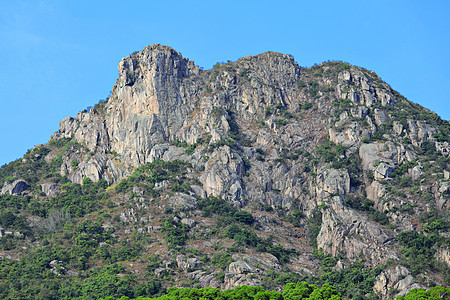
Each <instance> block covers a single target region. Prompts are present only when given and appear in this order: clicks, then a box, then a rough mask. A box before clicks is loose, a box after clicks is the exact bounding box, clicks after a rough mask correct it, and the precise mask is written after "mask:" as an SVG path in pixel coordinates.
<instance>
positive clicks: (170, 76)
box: [4, 45, 450, 297]
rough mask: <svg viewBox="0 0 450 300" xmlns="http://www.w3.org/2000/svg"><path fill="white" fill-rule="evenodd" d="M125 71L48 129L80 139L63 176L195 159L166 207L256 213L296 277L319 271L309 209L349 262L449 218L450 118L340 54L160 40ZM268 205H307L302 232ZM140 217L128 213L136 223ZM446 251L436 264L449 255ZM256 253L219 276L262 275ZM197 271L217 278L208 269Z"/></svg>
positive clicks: (394, 284)
mask: <svg viewBox="0 0 450 300" xmlns="http://www.w3.org/2000/svg"><path fill="white" fill-rule="evenodd" d="M118 70H119V78H118V80H117V83H116V84H115V85H114V87H113V89H112V93H111V95H110V97H109V98H108V99H107V101H105V102H102V103H99V104H97V105H96V106H95V107H94V108H92V109H89V110H85V111H83V112H80V113H79V114H78V115H77V116H75V117H73V118H72V117H69V118H66V119H64V120H62V121H61V122H60V124H59V127H60V129H59V131H58V132H56V133H55V134H54V136H53V137H52V138H51V140H52V141H58V140H61V139H63V138H66V139H71V140H72V141H77V142H78V143H79V144H81V145H82V146H83V148H81V149H80V150H78V151H71V152H68V153H66V154H64V155H63V157H62V164H61V168H60V174H61V175H62V176H67V177H68V178H69V179H70V180H71V181H72V182H74V183H80V184H81V183H82V182H83V179H84V178H90V179H91V180H92V181H94V182H97V181H99V180H101V179H105V180H106V181H107V182H108V183H109V184H117V183H118V182H119V181H120V180H122V179H123V178H126V177H127V176H129V175H130V174H132V173H133V170H134V169H135V168H136V167H139V166H142V165H144V164H146V163H149V162H155V161H157V160H163V161H175V160H181V161H185V162H188V163H189V164H190V165H191V166H192V169H190V171H191V175H190V176H191V177H192V178H191V179H192V180H195V184H191V190H190V191H189V193H186V192H184V193H182V194H181V196H180V195H178V196H177V195H169V196H167V197H166V200H167V199H169V200H167V201H166V205H167V206H172V207H173V208H174V209H179V208H180V207H183V206H184V208H185V209H187V210H193V211H195V208H196V205H197V204H196V202H197V201H198V199H202V198H206V197H212V196H218V197H221V198H223V199H226V201H227V202H228V203H231V204H232V205H233V206H234V207H237V208H244V207H245V208H246V209H250V210H251V212H252V215H253V217H254V218H255V220H257V222H258V224H259V226H260V228H261V230H262V231H261V232H260V233H259V234H260V235H263V236H264V235H266V234H274V236H275V237H277V238H279V241H278V243H279V244H285V246H286V245H288V244H289V243H290V244H291V246H290V247H293V248H294V249H296V250H297V251H299V253H300V256H298V257H297V258H295V259H294V260H292V261H291V263H292V265H291V268H292V269H291V270H296V271H298V272H300V273H305V272H308V271H309V272H310V270H315V271H313V273H314V272H317V271H318V262H317V260H316V259H315V258H313V257H312V255H311V251H312V250H311V249H312V248H311V247H310V246H309V245H308V243H307V242H306V241H305V237H306V233H305V232H306V227H307V223H308V221H307V217H309V218H310V219H312V217H313V215H314V214H315V213H316V212H318V211H320V214H321V218H319V219H320V222H319V224H318V230H317V232H316V233H315V234H312V239H313V240H314V241H315V243H316V244H317V246H318V247H319V248H321V249H322V250H323V251H324V253H326V254H329V255H331V256H333V257H338V258H339V259H340V266H341V267H340V268H341V269H342V268H345V264H349V263H351V262H355V261H360V260H361V259H363V260H364V261H365V265H366V266H367V267H377V266H381V265H383V264H386V263H387V262H390V263H391V264H392V262H394V264H395V262H396V261H399V260H401V259H403V258H404V255H403V254H402V252H401V248H402V246H401V245H400V244H399V243H398V242H397V240H396V236H397V234H398V233H399V232H401V231H411V230H421V229H422V227H423V226H424V225H426V224H425V223H426V222H425V221H424V219H423V216H424V215H426V214H430V213H435V214H436V215H439V216H444V217H443V218H444V219H445V218H447V217H448V209H449V205H450V202H449V201H448V199H449V193H450V185H449V182H448V180H449V176H448V174H449V173H448V170H450V167H449V165H448V163H449V161H448V159H447V158H448V153H449V152H448V151H449V150H450V149H449V144H448V143H449V140H448V133H449V132H450V130H449V128H450V126H449V124H448V122H446V121H442V120H440V119H439V118H438V117H437V116H436V115H435V114H434V113H432V112H429V111H427V110H425V109H423V108H421V107H419V106H418V105H415V104H413V103H411V102H409V101H408V100H406V99H404V98H403V97H402V96H401V95H399V94H398V93H397V92H395V91H394V90H392V89H391V87H390V86H389V85H387V84H386V83H385V82H383V81H382V80H381V79H380V78H379V77H378V76H377V75H376V74H375V73H374V72H371V71H367V70H365V69H362V68H359V67H355V66H351V65H348V64H345V63H340V62H328V63H323V64H320V65H316V66H314V67H312V68H302V67H300V66H299V65H298V64H297V63H296V62H295V61H294V58H293V57H292V56H290V55H284V54H280V53H274V52H266V53H263V54H260V55H257V56H249V57H244V58H241V59H240V60H238V61H236V62H229V63H226V64H218V65H216V66H215V67H214V68H213V69H212V70H207V71H204V70H201V69H200V68H199V67H198V66H196V65H195V64H194V63H193V62H192V61H190V60H188V59H186V58H183V57H182V55H181V54H180V53H178V52H176V51H175V50H173V49H171V48H169V47H166V46H161V45H152V46H148V47H146V48H145V49H144V50H142V51H140V52H138V53H134V54H133V55H131V56H128V57H126V58H124V59H122V61H120V63H119V66H118ZM47 157H49V158H50V159H51V158H52V152H51V153H49V154H48V155H47ZM430 160H432V161H430ZM445 172H446V173H445ZM158 184H160V185H161V187H163V186H164V183H158ZM48 186H51V187H52V190H54V191H58V193H59V187H58V186H57V185H48ZM4 189H5V190H6V188H4ZM47 189H48V188H47V186H46V190H47ZM8 191H9V189H8ZM44 192H45V191H44ZM133 192H134V191H133ZM45 193H46V194H47V192H45ZM134 194H136V193H134ZM134 194H133V195H134ZM52 195H53V194H52ZM56 195H57V193H56ZM183 195H184V196H183ZM189 197H190V198H189ZM141 198H142V199H143V200H142V201H144V202H148V205H150V206H151V204H150V203H153V202H154V201H155V200H154V199H153V198H152V196H148V195H147V196H146V195H145V193H144V194H143V196H142V197H141ZM152 199H153V200H152ZM424 199H426V200H424ZM142 201H141V202H142ZM171 203H172V204H171ZM173 203H176V204H173ZM139 205H141V204H139ZM140 207H141V206H138V207H137V208H136V211H138V210H139V208H140ZM264 210H266V211H270V210H277V211H282V212H283V213H282V214H284V215H287V216H290V215H293V213H294V212H297V211H300V212H302V214H303V215H304V216H306V217H304V218H302V219H300V221H299V222H300V223H299V224H297V226H298V227H299V228H300V229H298V230H300V231H302V230H303V231H302V232H301V233H299V234H297V233H295V230H297V229H295V228H294V227H292V226H290V227H289V226H288V227H286V225H283V222H282V221H276V224H274V223H273V220H272V219H271V218H273V215H270V213H267V212H264ZM133 214H136V213H135V212H131V215H130V212H129V213H128V215H127V214H124V215H123V217H124V220H123V221H126V222H132V223H133V222H135V221H137V220H138V219H137V218H135V217H134V216H132V215H133ZM138 214H139V213H138ZM272 214H273V213H272ZM279 216H280V215H278V217H279ZM278 217H277V218H278ZM285 221H286V220H285ZM186 222H187V221H186ZM189 222H190V221H189ZM199 222H203V221H200V220H197V221H196V222H194V223H192V222H190V224H200V223H199ZM152 228H153V227H152ZM193 228H198V226H197V225H193ZM192 230H194V229H192ZM150 231H152V230H150V229H149V232H150ZM445 231H446V230H445V229H444V230H441V231H439V230H438V231H437V233H438V234H440V235H442V236H446V235H448V232H445ZM442 247H443V248H442V249H441V250H439V251H440V252H439V253H440V254H439V255H441V256H443V258H442V259H441V261H443V262H444V263H448V257H445V255H447V256H448V248H445V247H446V246H442ZM305 249H306V250H305ZM442 253H444V254H442ZM445 253H446V254H445ZM258 255H260V254H256V253H253V254H252V255H250V256H247V257H246V258H245V257H241V256H240V257H236V258H235V259H234V262H233V263H231V264H230V265H229V266H228V268H227V273H226V274H225V279H224V283H223V285H224V286H226V287H232V286H236V285H239V284H258V283H259V282H260V278H261V276H262V275H261V274H260V273H259V272H260V270H268V269H270V268H272V269H273V268H275V269H276V268H279V266H280V262H278V261H277V258H276V257H273V256H272V258H273V259H271V260H270V262H268V260H267V259H268V258H267V257H265V258H264V257H258ZM267 255H268V254H267ZM341 261H344V262H345V263H341ZM177 262H178V264H179V265H180V268H181V269H183V270H184V272H187V271H186V270H190V269H193V268H194V269H195V268H196V266H194V267H192V266H191V265H190V264H191V263H194V260H192V262H190V261H189V260H188V261H187V262H186V261H184V260H183V259H182V258H181V257H177ZM266 264H267V266H266ZM189 276H191V278H197V279H198V280H200V282H201V283H204V285H214V286H219V285H220V283H219V282H218V281H217V280H216V279H214V278H213V277H214V276H213V277H211V276H210V274H203V273H201V272H200V273H199V272H197V273H195V274H190V275H189ZM208 276H209V277H208ZM405 276H407V278H408V281H405V280H406V278H405ZM414 276H417V272H416V273H414V274H412V273H411V272H410V271H408V270H407V268H405V267H400V266H397V267H391V268H390V269H389V270H386V271H384V273H382V274H381V275H379V276H378V277H377V283H376V285H375V290H376V291H377V292H378V293H381V294H382V295H383V296H386V297H387V296H388V295H389V289H391V288H395V289H397V290H398V292H401V291H404V290H407V289H408V288H410V287H413V286H416V285H417V283H416V281H417V280H416V277H414ZM210 277H211V278H210ZM419 277H420V278H425V279H423V280H422V281H421V282H422V283H421V284H422V285H426V283H427V282H428V281H434V282H438V283H440V284H445V283H444V279H443V278H442V277H440V275H437V273H433V272H428V271H427V272H425V273H420V276H419ZM419 277H417V278H419Z"/></svg>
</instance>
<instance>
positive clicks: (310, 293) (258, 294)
mask: <svg viewBox="0 0 450 300" xmlns="http://www.w3.org/2000/svg"><path fill="white" fill-rule="evenodd" d="M449 293H450V289H449V288H444V287H433V288H431V289H430V290H428V291H426V290H424V289H412V290H411V291H409V292H408V293H407V294H406V295H405V296H399V297H397V300H413V299H414V300H416V299H420V300H438V299H443V298H444V297H445V296H446V295H448V294H449ZM344 297H345V296H344ZM350 297H352V299H377V298H376V296H374V295H370V296H369V297H366V296H362V295H360V294H357V295H355V296H350ZM114 299H115V298H114V297H106V298H104V299H100V300H114ZM150 299H154V300H182V299H190V300H216V299H220V300H257V299H260V300H294V299H295V300H301V299H305V300H340V299H345V298H343V297H342V296H341V293H340V290H339V288H335V287H334V286H332V285H329V284H327V283H325V284H323V285H322V286H321V287H320V288H319V287H318V286H317V285H315V284H309V283H307V282H303V281H302V282H296V283H287V284H286V285H285V286H284V288H283V291H282V292H277V291H270V290H267V289H264V288H262V287H259V286H240V287H237V288H235V289H230V290H225V291H221V290H219V289H214V288H211V287H205V288H200V289H197V288H175V287H174V288H169V289H168V290H167V294H165V295H163V296H159V297H156V298H145V297H141V298H139V300H150ZM118 300H130V299H129V298H128V297H122V298H120V299H118Z"/></svg>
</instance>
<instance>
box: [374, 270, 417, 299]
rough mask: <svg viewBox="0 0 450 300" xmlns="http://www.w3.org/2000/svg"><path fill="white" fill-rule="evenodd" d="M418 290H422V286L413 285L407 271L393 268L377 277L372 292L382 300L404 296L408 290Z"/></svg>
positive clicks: (413, 282)
mask: <svg viewBox="0 0 450 300" xmlns="http://www.w3.org/2000/svg"><path fill="white" fill-rule="evenodd" d="M418 288H423V286H421V285H420V284H418V283H415V280H414V278H413V277H412V276H411V274H410V273H409V271H408V269H406V268H405V267H403V266H395V267H389V268H388V269H387V270H384V271H383V272H382V273H381V274H380V275H378V276H377V278H376V281H375V286H374V291H376V292H377V293H378V294H380V295H381V296H382V297H383V299H387V298H391V297H393V298H396V297H397V296H404V295H405V294H406V293H407V292H409V291H410V290H412V289H418Z"/></svg>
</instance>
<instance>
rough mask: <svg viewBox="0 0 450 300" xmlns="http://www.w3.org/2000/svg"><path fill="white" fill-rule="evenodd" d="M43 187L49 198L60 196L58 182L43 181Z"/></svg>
mask: <svg viewBox="0 0 450 300" xmlns="http://www.w3.org/2000/svg"><path fill="white" fill-rule="evenodd" d="M41 188H42V191H43V192H44V193H45V195H46V196H47V198H52V197H55V196H58V195H59V193H60V190H59V186H58V184H56V183H51V182H50V183H42V184H41Z"/></svg>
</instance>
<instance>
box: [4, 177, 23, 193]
mask: <svg viewBox="0 0 450 300" xmlns="http://www.w3.org/2000/svg"><path fill="white" fill-rule="evenodd" d="M29 188H30V185H29V184H28V183H27V182H26V181H25V180H23V179H17V180H15V181H14V182H12V183H9V184H8V183H5V185H4V186H3V188H2V192H1V194H2V195H5V194H9V195H21V194H22V193H23V192H24V191H26V190H27V189H29Z"/></svg>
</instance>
